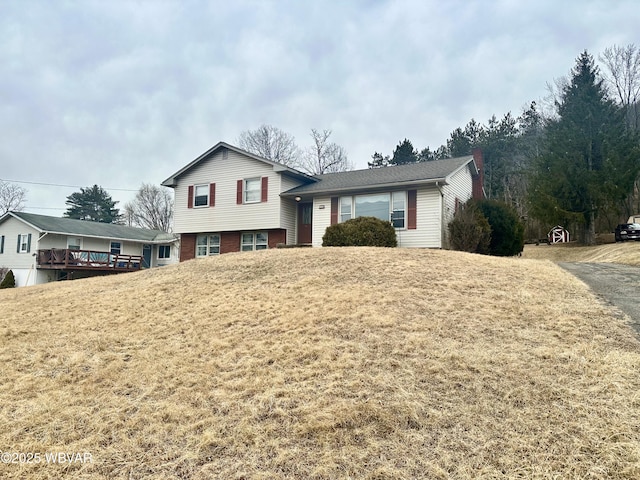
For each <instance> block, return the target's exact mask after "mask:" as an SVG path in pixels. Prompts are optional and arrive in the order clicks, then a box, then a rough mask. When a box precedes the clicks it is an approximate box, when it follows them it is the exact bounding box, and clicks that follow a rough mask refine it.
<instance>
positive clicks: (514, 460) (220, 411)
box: [0, 247, 640, 480]
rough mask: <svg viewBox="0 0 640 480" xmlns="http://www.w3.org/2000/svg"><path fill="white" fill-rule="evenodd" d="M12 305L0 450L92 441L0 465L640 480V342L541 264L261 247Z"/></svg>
mask: <svg viewBox="0 0 640 480" xmlns="http://www.w3.org/2000/svg"><path fill="white" fill-rule="evenodd" d="M540 248H542V247H540ZM0 306H1V308H2V318H1V320H0V360H1V361H0V365H2V375H3V381H2V382H1V383H0V426H1V428H0V450H2V451H3V452H42V453H44V452H89V453H90V454H91V456H92V462H87V463H80V462H78V461H74V462H73V463H69V462H67V463H65V464H62V465H60V464H46V463H39V464H33V463H32V464H0V477H1V478H16V479H17V478H28V479H36V480H39V479H53V478H73V479H80V478H82V479H113V478H117V479H147V478H149V479H150V478H153V479H173V478H181V479H207V478H221V479H279V478H281V479H284V478H301V479H332V478H345V479H348V478H350V479H362V478H364V479H411V478H427V479H445V478H509V479H511V478H540V479H542V478H545V479H546V478H549V479H550V478H554V479H560V478H561V479H578V478H589V479H605V478H606V479H621V478H626V479H637V478H640V373H639V372H640V343H639V342H638V340H637V338H636V337H634V335H633V333H632V332H631V330H630V329H629V327H628V325H627V324H626V323H625V319H624V317H623V316H621V315H619V314H617V313H616V312H615V311H613V310H610V309H609V307H606V306H604V305H601V304H599V303H598V302H597V301H596V299H595V298H594V297H593V296H592V295H591V294H590V293H589V291H588V290H587V289H586V287H585V286H584V284H582V283H581V282H579V281H578V280H576V279H574V278H573V277H572V276H570V275H569V274H568V273H566V272H564V271H563V270H562V269H560V268H559V267H557V266H555V265H554V264H553V263H551V262H549V261H538V260H527V259H523V258H518V259H498V258H490V257H486V256H477V255H471V254H464V253H457V252H447V251H431V250H409V249H374V248H343V249H331V248H324V249H300V250H270V251H266V252H259V253H255V254H228V255H223V256H221V257H218V258H209V259H206V260H196V261H190V262H185V263H183V264H180V265H177V266H175V267H165V268H162V269H156V270H152V271H145V272H140V273H133V274H124V275H119V276H114V277H108V278H99V279H90V280H77V281H73V282H61V283H57V284H49V285H43V286H38V287H30V288H22V289H14V290H4V291H0Z"/></svg>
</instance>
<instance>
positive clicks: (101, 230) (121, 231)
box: [0, 212, 176, 243]
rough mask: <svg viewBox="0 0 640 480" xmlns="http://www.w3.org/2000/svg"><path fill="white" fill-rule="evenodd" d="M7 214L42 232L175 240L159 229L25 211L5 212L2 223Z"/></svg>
mask: <svg viewBox="0 0 640 480" xmlns="http://www.w3.org/2000/svg"><path fill="white" fill-rule="evenodd" d="M9 216H11V217H14V218H17V219H18V220H21V221H23V222H24V223H26V224H28V225H30V226H32V227H33V228H35V229H36V230H38V231H40V232H42V233H60V234H63V235H78V236H81V237H97V238H109V239H115V240H130V241H134V242H148V243H170V242H173V241H175V240H176V237H175V235H173V234H171V233H166V232H163V231H160V230H150V229H147V228H137V227H128V226H126V225H115V224H113V223H99V222H90V221H87V220H76V219H74V218H61V217H50V216H48V215H38V214H35V213H25V212H7V213H6V214H5V215H3V216H2V217H0V223H2V222H3V221H4V220H5V219H6V218H8V217H9Z"/></svg>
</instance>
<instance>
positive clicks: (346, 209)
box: [340, 197, 351, 222]
mask: <svg viewBox="0 0 640 480" xmlns="http://www.w3.org/2000/svg"><path fill="white" fill-rule="evenodd" d="M350 219H351V197H342V198H340V222H346V221H347V220H350Z"/></svg>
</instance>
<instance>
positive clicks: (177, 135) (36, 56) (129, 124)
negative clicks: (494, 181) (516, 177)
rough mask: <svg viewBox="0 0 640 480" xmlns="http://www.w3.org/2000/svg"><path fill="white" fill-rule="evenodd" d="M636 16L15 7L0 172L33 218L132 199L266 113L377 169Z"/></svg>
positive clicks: (377, 3) (178, 4)
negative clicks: (81, 192) (75, 199)
mask: <svg viewBox="0 0 640 480" xmlns="http://www.w3.org/2000/svg"><path fill="white" fill-rule="evenodd" d="M638 25H640V6H639V5H638V2H637V0H628V1H625V0H602V1H598V0H580V1H578V0H575V1H574V0H564V1H557V0H554V1H549V0H536V1H529V2H524V1H521V0H478V1H472V0H447V1H444V0H406V1H405V0H398V1H392V0H351V1H349V0H330V1H329V0H326V1H324V0H315V1H314V0H306V1H304V0H272V1H269V0H264V1H261V0H234V1H226V0H225V1H222V0H220V1H213V0H212V1H199V0H186V1H185V0H183V1H161V0H157V1H154V0H138V1H133V0H110V1H102V0H100V1H89V0H87V1H66V0H55V1H52V0H18V1H13V0H0V136H1V137H0V138H1V141H0V179H4V180H12V181H20V182H31V183H20V185H21V186H23V187H24V188H26V189H27V190H28V197H27V204H26V209H25V210H26V211H29V212H32V213H41V214H46V215H55V216H60V215H62V213H63V212H64V210H65V204H64V201H65V199H66V197H67V196H68V195H69V194H71V193H72V192H74V191H77V190H78V188H77V187H79V186H89V185H93V184H98V185H101V186H103V187H104V188H106V189H107V190H108V191H109V193H110V194H111V195H112V197H113V199H114V200H118V201H120V204H119V206H122V205H123V204H124V203H125V202H126V201H127V200H130V199H131V198H132V197H133V195H134V192H133V191H135V190H136V189H137V188H138V187H139V186H140V184H141V183H142V182H146V183H155V184H159V183H160V182H161V181H162V180H164V179H165V178H167V177H169V176H170V175H171V174H172V173H174V172H175V171H176V170H178V169H179V168H181V167H182V166H183V165H185V164H186V163H188V162H190V161H191V160H193V159H194V158H195V157H197V156H198V155H199V154H201V153H202V152H204V151H205V150H207V149H208V148H209V147H211V146H212V145H214V144H216V143H217V142H218V141H221V140H222V141H226V142H229V143H232V144H233V143H236V141H237V139H238V136H239V134H240V133H241V132H242V131H244V130H247V129H255V128H257V127H258V126H260V125H261V124H265V123H266V124H271V125H274V126H276V127H278V128H280V129H282V130H284V131H286V132H288V133H290V134H292V135H294V136H295V138H296V141H297V143H298V145H300V146H301V147H305V146H308V145H309V143H310V137H309V131H310V129H311V128H317V129H330V130H332V131H333V134H332V137H331V138H332V140H333V141H335V142H336V143H338V144H339V145H342V146H343V147H344V148H345V149H346V151H347V153H348V156H349V159H350V160H351V161H352V162H353V163H354V164H355V165H356V167H357V168H366V166H367V161H369V160H370V158H371V155H372V154H373V153H374V151H378V152H382V153H384V154H390V153H391V152H392V151H393V149H394V147H395V146H396V145H397V144H398V142H399V141H400V140H402V139H404V138H405V137H406V138H409V139H410V140H411V141H412V142H413V144H414V146H415V147H416V148H418V149H422V148H424V147H426V146H429V147H431V148H432V149H434V148H437V147H438V146H440V145H441V144H443V143H445V142H446V140H447V138H448V136H449V134H450V133H451V131H452V130H454V129H455V128H456V127H464V125H466V123H467V122H468V121H469V120H470V119H471V118H474V119H476V120H478V121H480V122H482V123H485V122H486V121H487V120H488V119H489V118H490V117H491V115H493V114H495V115H496V116H498V117H501V116H502V115H504V114H505V113H507V112H511V113H512V114H513V115H514V116H517V115H519V114H520V112H521V111H522V108H523V107H525V106H526V105H527V104H528V103H530V102H531V101H532V100H539V99H541V98H543V97H544V96H545V95H547V90H546V85H547V83H550V82H553V80H554V79H555V78H558V77H561V76H563V75H566V74H567V73H568V72H569V70H570V69H571V67H572V66H573V64H574V62H575V59H576V57H577V56H578V55H579V54H580V52H581V51H583V50H585V49H586V50H588V51H589V52H590V53H592V54H593V55H594V56H596V57H597V55H598V54H599V53H601V52H602V51H603V50H604V49H605V48H607V47H610V46H613V45H621V46H625V45H628V44H630V43H635V44H638V43H639V40H640V39H639V38H638ZM40 183H46V184H57V185H70V187H61V186H46V185H39V184H40Z"/></svg>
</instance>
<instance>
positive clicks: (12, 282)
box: [0, 270, 16, 288]
mask: <svg viewBox="0 0 640 480" xmlns="http://www.w3.org/2000/svg"><path fill="white" fill-rule="evenodd" d="M15 286H16V279H15V277H14V276H13V270H9V271H8V272H7V274H6V275H5V276H4V278H3V279H2V282H0V288H14V287H15Z"/></svg>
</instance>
